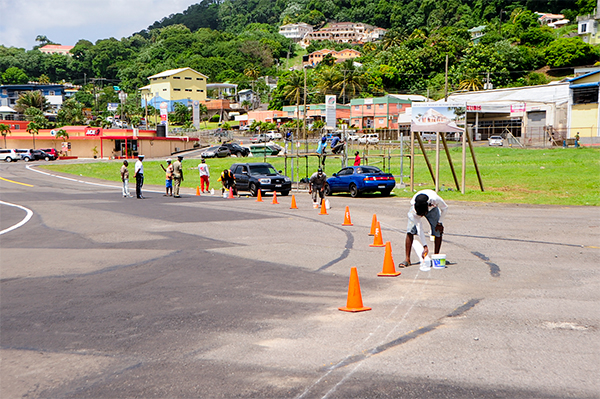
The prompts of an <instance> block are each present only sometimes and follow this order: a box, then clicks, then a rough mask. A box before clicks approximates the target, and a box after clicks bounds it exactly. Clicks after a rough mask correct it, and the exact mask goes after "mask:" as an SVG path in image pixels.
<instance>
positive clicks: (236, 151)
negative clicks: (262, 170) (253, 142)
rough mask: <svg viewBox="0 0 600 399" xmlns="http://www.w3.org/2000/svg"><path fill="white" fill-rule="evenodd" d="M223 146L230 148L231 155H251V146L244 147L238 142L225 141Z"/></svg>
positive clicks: (239, 156)
mask: <svg viewBox="0 0 600 399" xmlns="http://www.w3.org/2000/svg"><path fill="white" fill-rule="evenodd" d="M221 146H225V147H227V148H229V152H230V153H231V155H235V156H236V157H238V158H241V157H247V156H248V155H250V148H248V147H242V146H241V145H239V144H238V143H224V144H222V145H221Z"/></svg>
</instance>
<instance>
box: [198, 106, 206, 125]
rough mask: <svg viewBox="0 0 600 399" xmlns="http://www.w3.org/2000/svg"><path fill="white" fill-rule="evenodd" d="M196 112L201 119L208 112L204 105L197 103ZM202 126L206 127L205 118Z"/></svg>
mask: <svg viewBox="0 0 600 399" xmlns="http://www.w3.org/2000/svg"><path fill="white" fill-rule="evenodd" d="M198 113H199V114H200V119H202V117H203V116H204V115H206V114H208V108H206V105H204V104H198ZM204 127H205V128H207V127H208V122H207V120H206V119H205V120H204Z"/></svg>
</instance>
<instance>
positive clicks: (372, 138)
mask: <svg viewBox="0 0 600 399" xmlns="http://www.w3.org/2000/svg"><path fill="white" fill-rule="evenodd" d="M377 143H379V135H378V134H377V133H370V134H363V135H362V136H360V137H359V138H358V144H377Z"/></svg>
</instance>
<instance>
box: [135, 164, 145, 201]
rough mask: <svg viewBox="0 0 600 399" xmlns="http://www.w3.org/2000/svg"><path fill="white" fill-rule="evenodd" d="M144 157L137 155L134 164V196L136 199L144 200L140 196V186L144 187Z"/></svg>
mask: <svg viewBox="0 0 600 399" xmlns="http://www.w3.org/2000/svg"><path fill="white" fill-rule="evenodd" d="M143 162H144V156H143V155H138V160H137V161H136V163H135V196H136V197H137V198H138V199H144V196H143V195H142V186H143V185H144V163H143Z"/></svg>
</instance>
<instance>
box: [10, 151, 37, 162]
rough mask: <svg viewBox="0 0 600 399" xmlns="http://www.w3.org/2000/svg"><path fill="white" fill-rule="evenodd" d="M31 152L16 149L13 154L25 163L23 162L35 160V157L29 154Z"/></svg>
mask: <svg viewBox="0 0 600 399" xmlns="http://www.w3.org/2000/svg"><path fill="white" fill-rule="evenodd" d="M31 151H33V150H25V149H21V148H17V149H16V150H15V152H16V153H17V154H19V156H20V157H21V159H22V160H23V161H25V162H29V161H33V160H35V157H34V156H33V154H32V153H31Z"/></svg>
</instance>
